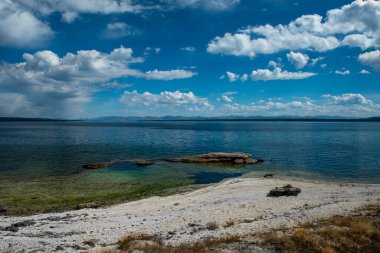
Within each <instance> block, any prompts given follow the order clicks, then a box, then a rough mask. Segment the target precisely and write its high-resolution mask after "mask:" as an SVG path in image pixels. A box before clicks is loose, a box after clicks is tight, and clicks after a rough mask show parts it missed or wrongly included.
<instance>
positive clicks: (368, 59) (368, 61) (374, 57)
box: [359, 50, 380, 71]
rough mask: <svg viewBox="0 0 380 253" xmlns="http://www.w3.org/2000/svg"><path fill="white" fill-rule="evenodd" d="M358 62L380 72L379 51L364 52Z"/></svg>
mask: <svg viewBox="0 0 380 253" xmlns="http://www.w3.org/2000/svg"><path fill="white" fill-rule="evenodd" d="M359 62H360V63H361V64H363V65H366V66H370V67H372V68H373V69H374V70H376V71H380V50H375V51H371V52H366V53H363V54H360V55H359Z"/></svg>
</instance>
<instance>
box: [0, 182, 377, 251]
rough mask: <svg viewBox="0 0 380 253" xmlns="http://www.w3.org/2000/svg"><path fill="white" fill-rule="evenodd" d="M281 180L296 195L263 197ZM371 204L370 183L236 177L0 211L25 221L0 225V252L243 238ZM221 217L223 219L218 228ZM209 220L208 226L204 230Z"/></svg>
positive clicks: (374, 201)
mask: <svg viewBox="0 0 380 253" xmlns="http://www.w3.org/2000/svg"><path fill="white" fill-rule="evenodd" d="M287 184H291V185H292V186H294V187H298V188H300V189H301V193H300V194H299V195H298V196H290V197H267V194H268V192H269V191H270V190H271V189H273V188H275V187H282V186H284V185H287ZM379 203H380V185H378V184H351V183H335V182H320V181H310V180H309V181H307V180H301V179H284V178H236V179H229V180H226V181H223V182H221V183H218V184H214V185H210V186H207V187H205V188H202V189H198V190H194V191H191V192H185V193H180V194H175V195H171V196H165V197H150V198H146V199H142V200H138V201H132V202H128V203H124V204H119V205H114V206H109V207H104V208H98V209H81V210H75V211H67V212H62V213H45V214H37V215H32V216H23V217H20V216H13V217H12V216H3V217H1V219H0V227H2V228H5V227H7V226H10V225H11V224H15V223H18V222H23V221H27V222H26V223H24V226H20V227H19V230H18V231H17V232H12V231H0V252H8V251H9V252H12V251H14V252H20V251H23V250H24V251H25V252H39V251H42V252H52V251H57V252H76V251H81V250H90V251H92V252H96V251H97V250H98V249H100V248H101V247H113V246H115V245H116V243H117V241H118V240H119V239H120V238H122V237H123V236H125V235H127V234H131V233H144V234H149V235H156V236H159V237H161V238H163V240H164V243H167V244H180V243H191V242H196V241H199V240H202V239H204V238H207V237H216V238H217V237H222V236H226V235H239V236H246V235H250V234H254V233H259V232H265V231H269V230H271V229H276V228H279V227H284V226H286V227H290V228H291V227H294V226H297V224H299V223H301V222H306V221H314V220H318V219H321V218H328V217H331V216H333V215H345V214H350V213H352V212H354V211H355V210H357V209H359V208H362V207H365V206H367V205H374V204H375V205H376V204H379ZM231 221H232V222H231ZM228 222H230V225H228V226H226V224H228ZM209 224H214V225H216V226H214V227H213V228H212V229H210V228H208V226H209ZM231 224H232V225H231ZM3 230H4V229H3Z"/></svg>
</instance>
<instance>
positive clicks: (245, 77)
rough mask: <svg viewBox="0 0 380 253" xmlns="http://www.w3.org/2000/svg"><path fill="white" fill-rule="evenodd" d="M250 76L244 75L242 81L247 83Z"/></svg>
mask: <svg viewBox="0 0 380 253" xmlns="http://www.w3.org/2000/svg"><path fill="white" fill-rule="evenodd" d="M248 77H249V76H248V74H243V75H241V77H240V80H241V81H242V82H245V81H247V80H248Z"/></svg>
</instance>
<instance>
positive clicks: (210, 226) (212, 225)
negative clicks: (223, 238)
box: [206, 222, 219, 230]
mask: <svg viewBox="0 0 380 253" xmlns="http://www.w3.org/2000/svg"><path fill="white" fill-rule="evenodd" d="M206 228H207V229H208V230H217V229H218V228H219V225H218V223H216V222H209V223H207V224H206Z"/></svg>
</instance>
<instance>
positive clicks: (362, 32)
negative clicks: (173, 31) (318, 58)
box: [207, 0, 380, 57]
mask: <svg viewBox="0 0 380 253" xmlns="http://www.w3.org/2000/svg"><path fill="white" fill-rule="evenodd" d="M379 20H380V2H379V1H374V0H368V1H366V0H356V1H354V2H352V3H351V4H347V5H344V6H342V7H341V8H338V9H332V10H329V11H328V12H327V14H326V16H325V17H322V16H320V15H317V14H314V15H303V16H301V17H299V18H297V19H295V20H294V21H291V22H290V23H289V24H286V25H282V24H279V25H277V26H272V25H261V26H253V27H252V26H251V27H247V28H243V29H239V30H238V31H237V33H235V34H232V33H225V34H224V36H222V37H219V36H218V37H215V38H214V39H213V40H212V41H210V43H209V44H208V47H207V51H208V52H209V53H213V54H224V55H234V56H248V57H255V56H256V55H258V54H274V53H277V52H280V51H283V50H293V51H294V50H312V51H318V52H325V51H329V50H332V49H335V48H337V47H340V46H351V47H360V48H362V49H365V48H369V47H379V46H380V23H379ZM341 38H342V39H341Z"/></svg>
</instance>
